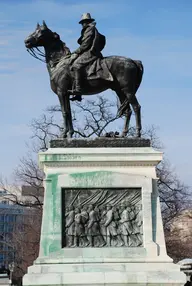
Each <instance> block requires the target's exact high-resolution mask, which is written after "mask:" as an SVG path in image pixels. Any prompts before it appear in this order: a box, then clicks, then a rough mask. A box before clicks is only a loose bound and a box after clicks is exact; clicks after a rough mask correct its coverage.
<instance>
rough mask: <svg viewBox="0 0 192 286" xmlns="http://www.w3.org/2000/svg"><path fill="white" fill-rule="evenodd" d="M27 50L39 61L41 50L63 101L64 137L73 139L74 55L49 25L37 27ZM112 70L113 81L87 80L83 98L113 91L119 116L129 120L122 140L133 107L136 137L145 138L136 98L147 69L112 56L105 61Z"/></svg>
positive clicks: (123, 58) (54, 87) (53, 87)
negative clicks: (117, 100) (72, 60)
mask: <svg viewBox="0 0 192 286" xmlns="http://www.w3.org/2000/svg"><path fill="white" fill-rule="evenodd" d="M25 46H26V48H27V49H28V51H29V52H30V53H31V54H32V55H33V56H34V57H36V58H38V56H37V52H36V51H35V50H34V48H37V50H38V52H39V53H38V55H39V56H44V57H45V62H46V64H47V69H48V72H49V76H50V83H51V88H52V90H53V92H54V93H56V94H57V95H58V97H59V101H60V105H61V110H62V115H63V120H64V128H63V134H62V137H63V138H66V137H67V136H69V137H70V138H71V137H72V136H73V134H74V129H73V122H72V115H71V107H70V96H69V94H68V90H70V89H72V84H73V80H72V79H73V77H72V74H71V73H72V72H71V69H70V64H69V63H70V54H71V53H70V51H69V49H68V48H67V47H66V45H65V43H63V42H62V41H61V40H60V37H59V35H58V34H57V33H55V32H52V31H51V30H50V29H49V28H48V27H47V25H46V24H45V22H44V21H43V25H39V24H37V27H36V29H35V31H34V32H33V33H32V34H30V35H29V36H28V37H27V38H26V40H25ZM38 47H44V50H45V54H43V53H42V52H41V51H40V50H39V49H38ZM103 60H104V61H106V64H107V66H108V68H109V71H110V73H111V75H112V76H113V81H108V80H105V79H102V78H97V79H91V80H90V79H87V78H85V79H84V86H83V94H84V95H92V94H96V93H100V92H102V91H105V90H107V89H112V90H114V91H115V92H116V94H117V96H118V98H119V100H120V103H121V106H120V108H119V110H118V115H119V116H123V115H124V116H125V124H124V129H123V133H122V136H126V135H127V133H128V128H129V122H130V118H131V113H132V111H131V108H130V105H131V106H132V108H133V110H134V112H135V118H136V136H137V137H140V136H141V113H140V109H141V107H140V105H139V103H138V101H137V98H136V96H135V94H136V92H137V90H138V88H139V86H140V83H141V80H142V76H143V65H142V63H141V61H134V60H132V59H129V58H126V57H120V56H110V57H105V58H103Z"/></svg>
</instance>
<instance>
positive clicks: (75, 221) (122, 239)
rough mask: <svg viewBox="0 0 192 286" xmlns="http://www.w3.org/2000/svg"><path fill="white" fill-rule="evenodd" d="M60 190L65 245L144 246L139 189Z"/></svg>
mask: <svg viewBox="0 0 192 286" xmlns="http://www.w3.org/2000/svg"><path fill="white" fill-rule="evenodd" d="M62 192H63V197H64V200H63V201H64V206H63V228H64V229H63V235H64V240H63V241H64V245H63V246H64V247H139V246H143V218H142V205H141V190H140V189H119V190H116V189H92V190H91V189H86V190H84V189H81V190H77V189H72V190H62Z"/></svg>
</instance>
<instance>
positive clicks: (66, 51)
mask: <svg viewBox="0 0 192 286" xmlns="http://www.w3.org/2000/svg"><path fill="white" fill-rule="evenodd" d="M61 42H62V43H63V49H64V51H65V55H66V56H68V55H71V51H70V49H69V48H68V47H67V46H66V44H65V43H64V42H63V41H61Z"/></svg>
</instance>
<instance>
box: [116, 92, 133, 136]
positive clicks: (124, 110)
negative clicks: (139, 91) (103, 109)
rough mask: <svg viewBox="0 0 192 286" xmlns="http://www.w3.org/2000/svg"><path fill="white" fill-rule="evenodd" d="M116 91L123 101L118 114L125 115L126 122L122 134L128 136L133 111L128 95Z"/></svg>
mask: <svg viewBox="0 0 192 286" xmlns="http://www.w3.org/2000/svg"><path fill="white" fill-rule="evenodd" d="M116 93H117V95H118V97H119V101H120V103H121V106H120V108H119V110H118V115H119V116H123V115H124V116H125V122H124V127H123V132H122V135H121V136H122V137H126V136H127V134H128V131H129V123H130V119H131V114H132V111H131V108H130V105H129V102H128V100H127V97H126V95H125V94H124V93H123V92H116Z"/></svg>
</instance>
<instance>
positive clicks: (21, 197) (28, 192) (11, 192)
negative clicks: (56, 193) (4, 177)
mask: <svg viewBox="0 0 192 286" xmlns="http://www.w3.org/2000/svg"><path fill="white" fill-rule="evenodd" d="M7 189H8V190H7V191H6V190H3V189H0V267H1V266H2V265H3V266H5V267H8V264H9V263H10V262H13V261H15V259H17V258H16V257H15V253H16V251H15V249H14V247H13V245H14V244H13V243H12V238H13V235H14V231H15V233H17V231H18V230H20V231H21V232H22V231H23V229H22V227H23V226H24V225H26V224H27V225H28V222H29V220H30V224H31V220H32V219H33V217H34V219H35V220H37V219H36V218H35V214H36V213H37V212H36V211H35V212H34V211H32V209H31V208H30V207H31V206H32V205H38V204H42V203H43V196H44V188H42V187H39V188H35V187H32V186H21V187H17V188H16V187H10V186H9V187H8V188H7ZM22 204H24V206H26V205H27V206H29V208H28V207H23V206H22ZM20 228H21V229H20ZM28 232H29V233H28V234H26V233H25V235H30V236H31V235H33V236H34V234H31V230H30V229H28ZM28 239H29V238H28ZM17 251H18V250H17Z"/></svg>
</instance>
